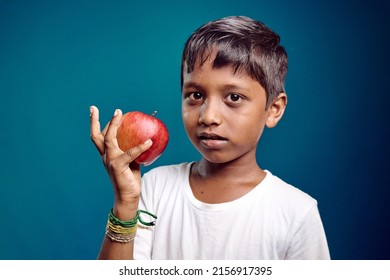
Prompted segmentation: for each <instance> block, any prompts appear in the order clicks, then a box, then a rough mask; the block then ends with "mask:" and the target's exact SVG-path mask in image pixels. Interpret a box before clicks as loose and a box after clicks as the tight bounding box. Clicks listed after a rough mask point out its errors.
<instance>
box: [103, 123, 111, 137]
mask: <svg viewBox="0 0 390 280" xmlns="http://www.w3.org/2000/svg"><path fill="white" fill-rule="evenodd" d="M109 124H110V122H108V123H107V124H106V126H105V127H104V129H103V131H102V134H103V137H104V136H105V135H106V133H107V129H108V125H109Z"/></svg>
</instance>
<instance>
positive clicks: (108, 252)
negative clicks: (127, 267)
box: [90, 106, 152, 259]
mask: <svg viewBox="0 0 390 280" xmlns="http://www.w3.org/2000/svg"><path fill="white" fill-rule="evenodd" d="M121 118H122V112H121V111H120V110H116V111H115V114H114V116H113V117H112V119H111V121H110V122H109V123H108V124H107V126H106V127H105V128H104V130H103V131H100V122H99V110H98V108H97V107H95V106H91V108H90V127H91V139H92V141H93V143H94V144H95V146H96V148H97V150H98V151H99V154H100V156H101V158H102V160H103V164H104V166H105V168H106V171H107V173H108V175H109V177H110V180H111V184H112V186H113V189H114V206H113V214H114V216H115V217H117V218H118V219H119V220H122V221H129V220H132V219H133V218H134V217H135V216H136V213H137V209H138V202H139V197H140V193H141V171H140V166H139V165H138V164H136V163H135V162H133V161H134V159H136V158H137V157H138V156H139V155H140V154H142V153H143V152H144V151H146V150H147V149H149V148H150V146H151V145H152V142H151V141H150V140H148V141H146V142H145V143H142V144H140V145H138V146H136V147H134V148H132V149H130V150H128V151H125V152H123V151H122V150H121V149H119V147H118V142H117V139H116V134H117V130H118V127H119V125H120V121H121ZM130 166H131V169H130ZM133 246H134V241H130V242H128V243H120V242H116V241H112V240H111V239H110V238H109V237H107V236H105V237H104V240H103V244H102V247H101V250H100V253H99V256H98V258H99V259H132V258H133Z"/></svg>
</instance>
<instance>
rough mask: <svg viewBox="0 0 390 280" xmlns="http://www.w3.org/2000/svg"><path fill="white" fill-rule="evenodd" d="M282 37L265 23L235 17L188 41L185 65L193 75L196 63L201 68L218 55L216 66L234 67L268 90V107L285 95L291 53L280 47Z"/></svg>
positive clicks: (198, 32) (203, 28) (215, 23)
mask: <svg viewBox="0 0 390 280" xmlns="http://www.w3.org/2000/svg"><path fill="white" fill-rule="evenodd" d="M279 42H280V37H279V36H278V35H277V34H276V33H274V32H273V31H272V30H270V29H269V28H268V27H266V26H265V25H264V24H263V23H261V22H259V21H255V20H253V19H250V18H248V17H242V16H232V17H226V18H222V19H219V20H216V21H212V22H209V23H207V24H205V25H203V26H201V27H200V28H199V29H197V30H196V31H195V32H194V33H193V34H192V35H191V36H190V38H189V39H188V40H187V42H186V44H185V47H184V51H183V57H182V64H181V84H182V85H183V71H187V73H191V72H192V71H193V70H194V67H195V63H196V62H197V61H198V60H200V63H201V65H202V64H203V63H204V62H205V61H206V60H207V59H208V58H209V56H210V55H211V53H212V52H216V56H215V59H214V61H213V67H215V68H219V67H224V66H232V67H233V68H234V69H235V71H244V72H246V73H247V74H248V75H249V76H251V77H252V78H253V79H255V80H257V81H258V82H259V83H260V85H261V86H262V87H263V88H264V89H265V92H266V97H267V105H266V107H267V108H268V106H269V105H270V104H271V103H272V102H273V101H274V100H275V99H276V97H277V96H278V95H279V94H280V93H282V92H284V91H285V90H284V80H285V77H286V73H287V53H286V51H285V49H284V48H283V46H281V45H280V44H279Z"/></svg>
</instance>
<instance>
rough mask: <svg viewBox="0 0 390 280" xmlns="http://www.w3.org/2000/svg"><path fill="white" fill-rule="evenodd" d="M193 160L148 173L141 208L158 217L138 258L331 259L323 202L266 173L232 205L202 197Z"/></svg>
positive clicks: (138, 246)
mask: <svg viewBox="0 0 390 280" xmlns="http://www.w3.org/2000/svg"><path fill="white" fill-rule="evenodd" d="M190 168H191V163H183V164H178V165H170V166H163V167H158V168H155V169H153V170H151V171H149V172H148V173H146V174H145V175H144V176H143V179H142V192H141V193H142V194H141V201H140V205H139V208H140V209H143V210H147V211H149V212H151V213H153V214H155V215H156V216H157V217H158V218H157V220H156V224H155V226H154V227H152V228H151V229H150V230H147V229H142V228H139V229H138V232H137V236H136V238H135V244H134V246H135V247H134V258H135V259H160V260H161V259H176V260H179V259H189V260H193V259H208V260H211V259H263V260H266V259H268V260H281V259H329V258H330V256H329V250H328V245H327V241H326V237H325V232H324V229H323V225H322V222H321V218H320V215H319V212H318V208H317V201H316V200H314V199H313V198H311V197H310V196H309V195H307V194H305V193H304V192H302V191H300V190H298V189H297V188H295V187H293V186H291V185H288V184H287V183H285V182H283V181H282V180H281V179H279V178H278V177H276V176H274V175H272V174H271V173H270V172H269V171H266V177H265V178H264V180H263V181H262V182H261V183H260V184H259V185H257V186H256V187H255V188H254V189H253V190H251V191H250V192H249V193H247V194H245V195H244V196H242V197H240V198H238V199H236V200H234V201H231V202H226V203H219V204H207V203H203V202H201V201H199V200H197V199H196V198H195V197H194V195H193V193H192V190H191V187H190V184H189V175H190ZM142 218H144V220H147V218H146V216H142Z"/></svg>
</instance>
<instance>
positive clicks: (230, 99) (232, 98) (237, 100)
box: [226, 93, 243, 103]
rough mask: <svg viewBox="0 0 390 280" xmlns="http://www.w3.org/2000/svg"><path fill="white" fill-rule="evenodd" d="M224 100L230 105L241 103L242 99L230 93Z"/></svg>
mask: <svg viewBox="0 0 390 280" xmlns="http://www.w3.org/2000/svg"><path fill="white" fill-rule="evenodd" d="M226 100H227V101H228V102H231V103H241V102H242V100H243V98H242V97H241V96H240V95H239V94H236V93H232V94H229V95H228V96H227V97H226Z"/></svg>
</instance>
